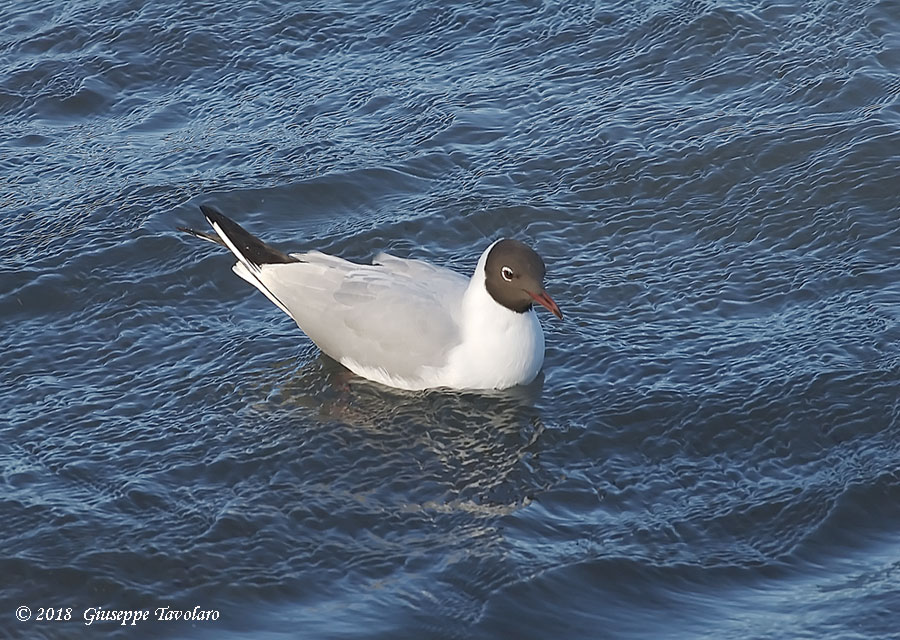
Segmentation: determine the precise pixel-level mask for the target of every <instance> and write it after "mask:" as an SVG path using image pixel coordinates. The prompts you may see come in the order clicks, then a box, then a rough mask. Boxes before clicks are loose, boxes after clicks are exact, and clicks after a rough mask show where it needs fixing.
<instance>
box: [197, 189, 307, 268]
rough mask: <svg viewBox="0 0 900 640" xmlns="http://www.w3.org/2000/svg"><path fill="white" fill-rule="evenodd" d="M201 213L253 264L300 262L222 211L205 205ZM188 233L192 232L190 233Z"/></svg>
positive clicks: (201, 206)
mask: <svg viewBox="0 0 900 640" xmlns="http://www.w3.org/2000/svg"><path fill="white" fill-rule="evenodd" d="M200 211H201V212H203V215H204V216H205V217H206V219H207V221H208V222H209V224H210V225H211V226H213V228H217V230H219V231H221V232H222V233H223V234H225V236H227V237H228V240H229V241H230V242H231V243H232V244H233V245H234V246H235V247H236V248H237V250H238V251H239V252H240V254H241V256H243V258H244V259H245V260H247V261H248V262H250V263H251V264H255V265H263V264H284V263H288V262H298V260H297V258H293V257H291V256H289V255H288V254H286V253H284V252H282V251H279V250H278V249H276V248H275V247H270V246H269V245H267V244H266V243H265V242H263V241H262V240H260V239H259V238H257V237H256V236H254V235H253V234H252V233H250V232H249V231H247V230H246V229H244V228H243V227H242V226H241V225H239V224H238V223H237V222H235V221H234V220H232V219H231V218H229V217H227V216H226V215H225V214H223V213H222V212H221V211H218V210H217V209H214V208H213V207H211V206H209V205H205V204H201V205H200ZM188 233H191V232H190V231H188ZM200 237H203V236H202V235H201V236H200Z"/></svg>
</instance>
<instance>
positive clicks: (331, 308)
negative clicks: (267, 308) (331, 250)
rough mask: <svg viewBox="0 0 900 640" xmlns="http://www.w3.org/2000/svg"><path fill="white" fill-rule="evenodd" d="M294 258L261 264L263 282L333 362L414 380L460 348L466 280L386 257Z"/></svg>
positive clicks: (313, 255)
mask: <svg viewBox="0 0 900 640" xmlns="http://www.w3.org/2000/svg"><path fill="white" fill-rule="evenodd" d="M292 257H293V258H296V259H298V260H299V261H298V262H291V263H284V264H266V265H263V266H262V267H261V270H260V274H259V277H260V279H261V280H262V282H263V283H264V284H265V286H266V288H267V289H269V290H270V291H271V292H272V293H273V294H274V296H275V297H277V299H278V301H280V302H281V303H282V304H283V305H284V306H285V307H286V310H287V311H288V313H289V314H290V315H291V317H293V318H294V320H295V321H296V322H297V324H298V325H299V326H300V328H301V329H303V331H304V332H305V333H306V334H307V335H308V336H309V337H310V339H312V341H313V342H315V343H316V344H317V345H318V346H319V348H320V349H321V350H322V351H323V352H325V353H326V354H328V355H329V356H331V357H332V358H334V359H335V360H338V361H339V362H342V363H344V364H347V363H348V362H350V363H353V364H355V365H356V366H355V367H351V368H355V369H358V368H360V367H363V368H371V369H381V370H383V371H386V372H389V373H390V374H391V375H393V376H399V377H403V378H408V379H415V378H418V377H419V376H421V375H422V374H423V369H428V368H431V367H440V366H441V365H443V364H444V363H445V362H446V359H447V354H448V353H449V351H450V350H451V349H452V348H453V347H454V346H456V345H457V344H458V343H459V342H460V339H461V336H460V334H459V325H458V314H459V310H460V302H461V300H462V296H463V293H464V292H465V289H466V286H467V285H468V279H467V278H465V277H464V276H461V275H460V274H457V273H455V272H453V271H449V270H447V269H441V268H439V267H434V266H432V265H429V264H427V263H424V262H421V261H418V260H404V259H401V258H395V257H393V256H389V255H387V254H381V255H379V256H378V257H377V258H376V264H374V265H359V264H354V263H351V262H348V261H346V260H343V259H342V258H337V257H334V256H329V255H326V254H322V253H319V252H310V253H305V254H294V255H293V256H292ZM348 366H349V365H348Z"/></svg>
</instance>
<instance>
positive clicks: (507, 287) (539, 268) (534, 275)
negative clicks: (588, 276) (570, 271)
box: [484, 238, 562, 319]
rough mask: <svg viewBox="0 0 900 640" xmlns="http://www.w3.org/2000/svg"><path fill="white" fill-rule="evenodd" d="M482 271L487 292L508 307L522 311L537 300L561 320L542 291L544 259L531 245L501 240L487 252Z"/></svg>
mask: <svg viewBox="0 0 900 640" xmlns="http://www.w3.org/2000/svg"><path fill="white" fill-rule="evenodd" d="M484 271H485V273H484V275H485V280H484V284H485V287H486V288H487V290H488V293H489V294H491V297H492V298H493V299H494V300H496V301H497V302H498V303H499V304H502V305H503V306H504V307H506V308H507V309H511V310H512V311H515V312H517V313H525V312H527V311H529V310H531V306H532V305H533V304H534V303H535V302H537V303H538V304H539V305H541V306H544V307H546V308H547V309H549V310H550V312H551V313H552V314H553V315H555V316H556V317H557V318H559V319H562V312H561V311H560V310H559V307H558V306H556V303H555V302H553V299H552V298H551V297H550V296H548V295H547V292H546V291H544V272H545V271H546V269H545V267H544V261H543V260H541V257H540V256H539V255H538V254H537V253H536V252H535V251H534V250H533V249H532V248H531V247H528V246H527V245H524V244H522V243H521V242H519V241H518V240H510V239H508V238H507V239H504V240H500V241H499V242H497V244H495V245H494V246H493V247H492V248H491V250H490V252H489V253H488V257H487V261H485V264H484Z"/></svg>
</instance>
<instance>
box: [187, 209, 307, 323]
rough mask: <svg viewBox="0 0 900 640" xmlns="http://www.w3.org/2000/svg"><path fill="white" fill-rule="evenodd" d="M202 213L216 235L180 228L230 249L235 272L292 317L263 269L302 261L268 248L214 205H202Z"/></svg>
mask: <svg viewBox="0 0 900 640" xmlns="http://www.w3.org/2000/svg"><path fill="white" fill-rule="evenodd" d="M200 211H202V212H203V215H204V216H205V217H206V220H207V222H209V224H210V226H211V227H212V228H213V231H215V232H216V233H215V235H213V234H211V233H206V232H205V231H196V230H195V229H188V228H186V227H178V230H179V231H184V232H185V233H188V234H190V235H192V236H194V237H197V238H201V239H203V240H208V241H209V242H213V243H215V244H220V245H222V246H223V247H226V248H228V250H229V251H231V253H233V254H234V256H235V257H236V258H237V263H236V264H235V265H234V267H232V270H233V271H234V272H235V273H236V274H237V275H238V276H240V277H241V278H243V279H244V280H246V281H247V282H249V283H250V284H252V285H253V286H254V287H256V288H257V289H259V290H260V291H261V292H262V293H263V294H264V295H265V296H266V297H267V298H268V299H269V300H271V301H272V302H273V303H275V305H276V306H277V307H278V308H279V309H281V310H282V311H284V312H285V313H286V314H288V315H289V316H290V315H291V312H290V311H288V310H287V307H286V306H285V305H284V304H283V303H282V302H281V301H280V300H279V299H278V297H277V296H276V295H275V294H274V293H272V291H271V290H270V289H269V288H268V287H267V286H266V285H265V283H264V282H263V279H262V268H263V266H264V265H267V264H286V263H290V262H300V260H298V259H297V258H294V257H293V256H289V255H288V254H286V253H284V252H282V251H279V250H278V249H276V248H275V247H272V246H269V245H267V244H266V243H265V242H263V241H262V240H260V239H259V238H257V237H256V236H254V235H253V234H252V233H250V232H249V231H247V230H246V229H244V228H243V227H242V226H241V225H239V224H238V223H236V222H234V221H233V220H231V219H230V218H228V217H226V216H225V215H224V214H223V213H222V212H220V211H217V210H216V209H213V208H212V207H210V206H207V205H205V204H201V205H200ZM291 317H293V316H291Z"/></svg>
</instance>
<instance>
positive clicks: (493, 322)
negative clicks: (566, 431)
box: [179, 205, 562, 390]
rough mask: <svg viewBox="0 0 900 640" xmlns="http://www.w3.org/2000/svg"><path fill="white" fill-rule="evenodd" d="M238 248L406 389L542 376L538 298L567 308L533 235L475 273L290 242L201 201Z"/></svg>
mask: <svg viewBox="0 0 900 640" xmlns="http://www.w3.org/2000/svg"><path fill="white" fill-rule="evenodd" d="M200 210H201V211H202V212H203V215H204V216H205V217H206V220H207V222H209V224H210V225H211V226H212V228H213V231H214V232H215V234H212V233H206V232H203V231H196V230H194V229H188V228H184V227H179V230H180V231H184V232H186V233H189V234H191V235H193V236H196V237H198V238H202V239H204V240H209V241H211V242H214V243H216V244H220V245H223V246H225V247H226V248H228V249H229V250H230V251H231V252H232V253H233V254H234V256H235V257H236V258H237V262H236V263H235V264H234V266H233V267H232V270H233V271H234V272H235V273H236V274H237V275H238V276H240V277H241V278H243V279H244V280H246V281H247V282H249V283H250V284H252V285H253V286H254V287H256V288H257V289H259V290H260V291H261V292H262V293H263V295H265V296H266V297H267V298H268V299H269V300H271V301H272V302H273V303H274V304H275V306H277V307H278V308H279V309H281V310H282V311H284V312H285V313H286V314H288V315H289V316H290V317H291V318H292V319H293V320H294V321H295V322H296V323H297V325H298V326H299V327H300V329H302V330H303V332H304V333H306V335H307V336H309V338H310V339H311V340H312V341H313V342H314V343H315V344H316V345H317V346H318V347H319V349H321V350H322V352H324V353H325V354H327V355H328V356H330V357H331V358H333V359H335V360H337V361H338V362H340V363H341V364H342V365H344V366H345V367H347V368H348V369H350V371H352V372H353V373H355V374H357V375H359V376H362V377H363V378H368V379H369V380H374V381H375V382H379V383H381V384H384V385H387V386H390V387H396V388H399V389H407V390H419V389H430V388H438V387H445V388H450V389H505V388H508V387H512V386H515V385H519V384H527V383H529V382H531V381H532V380H534V378H535V377H536V376H537V374H538V372H539V371H540V369H541V366H542V365H543V362H544V333H543V331H542V329H541V324H540V322H539V321H538V318H537V315H536V313H535V310H534V303H537V304H539V305H541V306H543V307H546V308H547V309H548V310H550V312H551V313H553V314H554V315H555V316H556V317H558V318H560V319H562V313H561V312H560V310H559V307H558V306H557V305H556V303H555V302H554V301H553V299H552V298H551V297H550V296H549V295H548V294H547V292H546V291H545V290H544V282H543V281H544V273H545V267H544V262H543V260H541V257H540V256H539V255H538V254H537V253H536V252H535V251H534V250H533V249H531V248H529V247H528V246H527V245H525V244H523V243H521V242H519V241H517V240H512V239H502V240H498V241H496V242H494V243H492V244H491V245H490V246H489V247H488V248H487V249H485V250H484V252H483V253H482V254H481V257H480V258H479V259H478V264H477V265H476V267H475V271H474V273H473V274H472V276H471V278H466V277H465V276H463V275H461V274H459V273H456V272H455V271H451V270H450V269H445V268H442V267H437V266H434V265H431V264H429V263H427V262H424V261H422V260H411V259H404V258H397V257H394V256H392V255H389V254H387V253H381V254H378V255H377V256H376V257H375V259H374V260H373V263H372V264H371V265H365V264H357V263H354V262H349V261H347V260H344V259H343V258H339V257H337V256H332V255H328V254H325V253H322V252H320V251H308V252H306V253H290V254H288V253H283V252H281V251H279V250H278V249H275V248H274V247H271V246H269V245H267V244H266V243H264V242H263V241H262V240H260V239H259V238H257V237H256V236H254V235H252V234H251V233H249V232H248V231H246V230H245V229H244V228H242V227H241V226H240V225H238V224H237V223H236V222H234V221H232V220H230V219H229V218H227V217H225V216H224V215H223V214H222V213H221V212H219V211H217V210H216V209H214V208H212V207H210V206H207V205H200Z"/></svg>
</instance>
